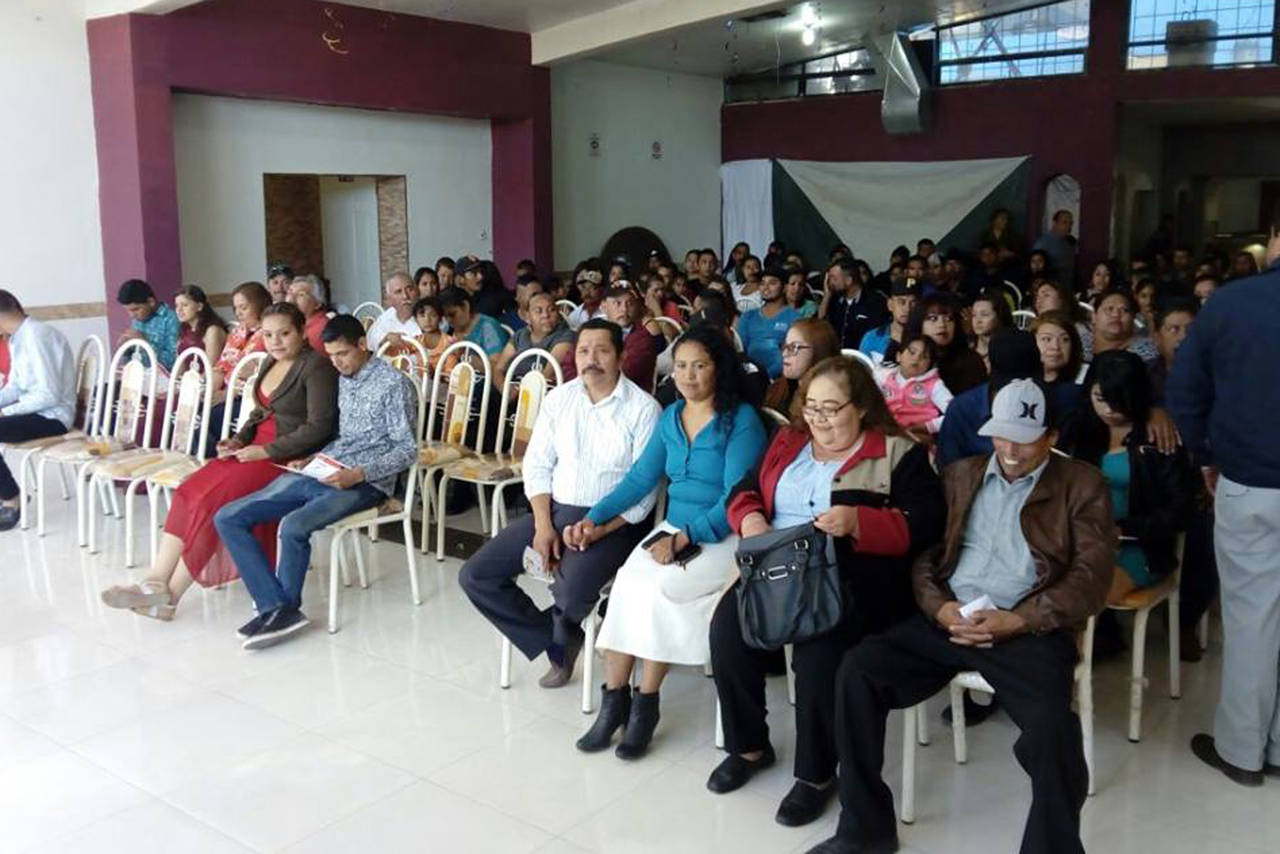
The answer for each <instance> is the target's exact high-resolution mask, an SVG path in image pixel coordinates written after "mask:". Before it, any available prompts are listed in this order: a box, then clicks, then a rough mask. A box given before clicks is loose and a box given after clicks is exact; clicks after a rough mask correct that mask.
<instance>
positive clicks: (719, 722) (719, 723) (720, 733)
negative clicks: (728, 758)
mask: <svg viewBox="0 0 1280 854" xmlns="http://www.w3.org/2000/svg"><path fill="white" fill-rule="evenodd" d="M716 747H717V748H718V749H720V750H724V718H723V717H722V716H721V713H720V698H719V697H716Z"/></svg>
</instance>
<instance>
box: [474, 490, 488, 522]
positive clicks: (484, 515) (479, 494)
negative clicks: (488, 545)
mask: <svg viewBox="0 0 1280 854" xmlns="http://www.w3.org/2000/svg"><path fill="white" fill-rule="evenodd" d="M476 503H477V504H479V505H480V530H482V531H487V530H489V508H488V505H487V504H486V503H485V497H484V484H483V483H477V484H476Z"/></svg>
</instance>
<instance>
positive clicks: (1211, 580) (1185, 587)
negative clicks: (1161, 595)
mask: <svg viewBox="0 0 1280 854" xmlns="http://www.w3.org/2000/svg"><path fill="white" fill-rule="evenodd" d="M1217 595H1218V559H1217V557H1216V556H1215V555H1214V553H1213V510H1212V509H1210V508H1199V507H1197V508H1196V509H1195V511H1194V512H1192V514H1191V518H1190V520H1189V521H1188V523H1187V539H1186V543H1185V545H1184V546H1183V553H1182V586H1181V588H1180V591H1179V599H1178V618H1179V620H1180V622H1181V625H1182V628H1184V629H1186V630H1191V629H1194V628H1195V627H1196V623H1198V622H1200V618H1201V617H1203V616H1204V613H1205V611H1208V610H1209V603H1211V602H1212V601H1213V598H1214V597H1215V596H1217Z"/></svg>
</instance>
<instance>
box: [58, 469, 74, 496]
mask: <svg viewBox="0 0 1280 854" xmlns="http://www.w3.org/2000/svg"><path fill="white" fill-rule="evenodd" d="M58 483H59V484H61V486H62V500H63V501H68V500H70V499H71V491H70V489H69V488H68V485H67V470H66V469H65V468H63V467H62V466H58Z"/></svg>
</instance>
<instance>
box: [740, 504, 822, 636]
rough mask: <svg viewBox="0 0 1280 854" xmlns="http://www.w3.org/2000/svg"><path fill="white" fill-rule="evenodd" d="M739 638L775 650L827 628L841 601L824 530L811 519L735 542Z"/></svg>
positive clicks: (817, 633)
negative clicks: (820, 529)
mask: <svg viewBox="0 0 1280 854" xmlns="http://www.w3.org/2000/svg"><path fill="white" fill-rule="evenodd" d="M734 559H735V560H736V561H737V563H738V572H739V574H740V575H741V577H742V582H741V583H740V584H739V585H738V622H739V624H740V625H741V626H742V640H743V641H744V642H745V643H746V644H747V646H750V647H754V648H755V649H768V650H776V649H779V648H781V647H782V646H785V645H786V644H789V643H795V642H797V641H803V640H808V639H809V638H811V637H815V636H817V635H820V634H822V633H823V632H827V631H830V630H831V629H833V628H835V626H836V624H837V623H839V622H840V615H841V613H842V610H843V607H844V603H843V601H842V597H841V593H840V575H839V569H838V567H837V566H836V562H835V560H834V559H833V558H829V557H828V554H827V535H826V534H825V533H823V532H822V531H819V530H817V529H816V528H814V527H813V523H812V522H810V523H807V524H804V525H796V526H795V527H792V528H783V529H781V530H777V531H767V532H765V533H763V534H759V535H757V536H754V537H747V538H745V539H743V540H742V541H741V542H739V543H738V550H737V552H735V553H734Z"/></svg>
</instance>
